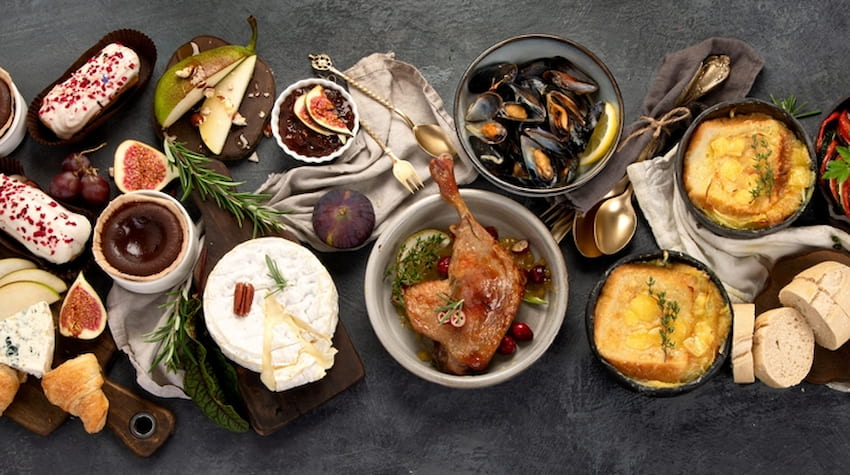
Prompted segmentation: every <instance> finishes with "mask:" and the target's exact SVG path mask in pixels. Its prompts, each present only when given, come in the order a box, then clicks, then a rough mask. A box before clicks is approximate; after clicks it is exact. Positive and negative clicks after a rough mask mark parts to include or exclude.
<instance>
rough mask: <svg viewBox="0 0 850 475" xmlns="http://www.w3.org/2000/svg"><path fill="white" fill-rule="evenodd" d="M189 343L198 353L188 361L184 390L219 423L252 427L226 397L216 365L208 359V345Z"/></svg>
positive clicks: (240, 428)
mask: <svg viewBox="0 0 850 475" xmlns="http://www.w3.org/2000/svg"><path fill="white" fill-rule="evenodd" d="M188 346H189V347H192V349H193V350H194V354H193V355H192V357H190V358H186V360H185V361H184V366H185V368H184V369H185V370H186V376H185V377H184V379H183V390H184V391H186V394H187V395H188V396H189V397H190V398H192V400H193V401H195V404H197V406H198V407H199V408H200V409H201V412H203V413H204V414H205V415H206V416H207V417H208V418H209V419H210V420H212V421H213V422H215V423H216V424H218V425H220V426H221V427H224V428H225V429H227V430H230V431H233V432H247V431H248V429H249V428H250V425H249V424H248V421H246V420H245V419H244V418H243V417H242V416H241V415H240V414H239V413H238V412H237V411H236V409H235V408H234V407H233V406H232V405H230V404H227V403H226V402H225V401H224V396H225V395H224V391H223V390H222V388H221V386H220V385H219V381H218V379H217V378H216V375H215V369H214V368H213V366H212V364H211V363H210V361H209V360H208V359H207V350H206V348H204V346H203V345H201V344H199V343H197V342H193V343H191V344H189V345H188Z"/></svg>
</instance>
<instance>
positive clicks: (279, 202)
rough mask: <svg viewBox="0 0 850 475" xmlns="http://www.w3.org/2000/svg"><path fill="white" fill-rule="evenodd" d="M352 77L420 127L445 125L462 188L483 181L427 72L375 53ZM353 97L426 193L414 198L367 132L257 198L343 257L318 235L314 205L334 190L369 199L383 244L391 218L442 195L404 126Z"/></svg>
mask: <svg viewBox="0 0 850 475" xmlns="http://www.w3.org/2000/svg"><path fill="white" fill-rule="evenodd" d="M345 74H346V75H347V76H349V77H350V78H351V79H353V80H355V81H358V82H359V83H361V84H363V85H365V86H366V87H367V88H369V89H371V90H373V91H375V92H377V93H378V95H380V96H382V97H384V98H385V99H387V100H388V101H389V102H390V103H391V104H393V105H394V106H395V107H397V108H398V109H400V110H401V111H403V112H404V113H405V114H407V115H408V116H409V117H410V118H411V119H412V120H413V122H414V123H415V124H434V123H436V124H440V126H441V127H442V128H443V129H444V130H445V131H446V134H447V135H448V136H449V137H450V138H451V140H452V143H453V145H454V148H455V150H457V151H458V157H456V159H455V160H456V163H455V177H456V179H457V182H458V184H467V183H470V182H472V181H473V180H474V179H475V177H476V176H477V173H476V171H475V169H474V168H473V166H472V162H471V161H470V160H469V158H468V157H467V156H466V155H465V154H464V152H463V150H462V149H461V147H460V143H459V142H458V139H457V134H456V133H455V126H454V120H453V119H452V117H451V115H450V114H449V113H448V112H447V111H446V110H445V108H444V105H443V100H442V99H441V98H440V96H439V95H438V94H437V92H436V91H434V89H433V88H432V87H431V85H430V84H428V81H427V80H425V78H424V77H423V76H422V74H421V73H420V72H419V70H417V69H416V68H415V67H413V66H411V65H410V64H407V63H404V62H402V61H398V60H396V59H395V55H394V54H393V53H386V54H382V53H374V54H372V55H370V56H367V57H365V58H363V59H361V60H360V61H358V62H357V64H355V65H354V66H352V67H351V68H350V69H348V70H347V71H345ZM340 81H341V80H340ZM349 92H350V93H351V96H352V97H353V98H354V102H355V103H356V104H357V108H358V110H359V112H360V119H361V120H362V121H363V122H365V123H366V124H367V125H369V126H370V127H372V128H373V129H374V130H375V132H376V133H377V134H378V136H379V137H380V138H381V139H382V140H384V142H385V143H386V144H387V145H389V147H390V149H391V150H392V151H393V152H394V153H395V154H396V155H397V156H399V157H400V158H403V159H406V160H409V161H410V162H411V163H412V164H413V165H414V167H415V168H416V171H417V172H418V173H419V177H420V178H421V179H422V180H423V181H424V182H425V184H426V188H425V189H424V190H421V191H418V192H417V193H416V194H413V195H411V194H410V193H409V192H408V191H407V190H406V189H405V188H404V187H403V186H402V185H401V183H399V182H398V181H396V179H395V178H394V177H393V174H392V161H391V160H390V159H389V158H388V157H386V156H385V155H384V153H383V151H382V150H381V148H380V147H379V146H378V144H376V143H375V142H374V141H373V140H372V139H371V138H370V137H369V136H368V135H366V133H365V132H361V133H359V134H358V135H357V137H355V138H354V139H353V140H354V143H353V144H352V146H351V148H349V149H348V150H347V151H346V153H345V154H343V156H341V157H340V158H338V159H336V160H335V161H334V162H333V163H331V164H329V165H303V166H297V167H295V168H292V169H290V170H287V171H285V172H283V173H275V174H272V175H270V176H269V177H268V179H267V180H266V182H265V183H263V184H262V186H260V188H259V189H258V190H257V192H258V193H268V194H270V195H271V199H270V200H269V205H270V206H271V207H273V208H275V209H278V210H282V211H289V214H286V215H284V216H283V217H282V218H281V220H282V221H283V223H284V224H285V225H286V227H287V228H288V229H289V230H290V231H292V232H293V233H295V234H296V236H297V237H298V239H299V240H300V241H302V242H306V243H308V244H310V246H312V247H313V248H314V249H316V250H318V251H323V252H330V251H338V250H339V249H335V248H333V247H330V246H328V245H327V244H325V243H323V242H322V241H320V240H319V239H318V238H316V235H315V233H314V232H313V225H312V221H311V218H312V212H313V206H314V205H315V204H316V202H317V201H318V200H319V198H321V197H322V195H324V194H325V193H326V192H327V191H328V190H331V189H333V188H343V187H344V188H351V189H354V190H357V191H360V192H362V193H364V194H365V195H366V196H368V197H369V199H370V200H371V201H372V205H373V206H374V208H375V230H374V231H373V232H372V235H371V236H370V239H369V240H368V241H367V242H369V241H372V240H374V239H377V237H378V236H379V235H380V234H381V233H382V232H383V231H384V230H385V229H386V227H387V224H388V223H389V222H390V221H391V219H390V218H392V217H393V216H396V215H397V214H398V213H399V212H401V211H403V210H404V209H406V208H407V207H408V206H409V205H411V204H412V203H414V202H415V201H416V200H418V199H419V198H421V197H423V196H427V195H431V194H433V193H436V192H437V186H436V184H434V182H433V180H431V176H430V174H429V172H428V162H429V160H430V157H429V156H428V155H427V154H426V153H425V152H424V151H422V150H421V149H420V148H419V145H418V144H417V143H416V140H415V139H414V136H413V132H412V131H411V130H410V129H409V128H408V127H407V126H406V125H405V123H404V121H403V120H402V119H401V118H400V117H399V116H398V115H396V114H394V113H393V112H391V111H390V110H389V109H386V108H385V107H383V106H382V105H380V104H378V103H377V102H375V101H374V100H372V99H370V98H368V97H367V96H365V95H364V94H363V93H361V92H360V91H358V90H357V89H356V88H354V87H350V88H349ZM364 245H366V244H364Z"/></svg>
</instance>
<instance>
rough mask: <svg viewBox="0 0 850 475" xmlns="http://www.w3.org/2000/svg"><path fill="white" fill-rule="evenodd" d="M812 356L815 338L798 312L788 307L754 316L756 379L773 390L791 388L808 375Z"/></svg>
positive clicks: (813, 355)
mask: <svg viewBox="0 0 850 475" xmlns="http://www.w3.org/2000/svg"><path fill="white" fill-rule="evenodd" d="M814 357H815V337H814V334H813V333H812V329H811V327H810V326H809V324H808V323H807V322H806V318H805V317H803V315H802V314H800V312H798V311H797V310H795V309H793V308H790V307H779V308H775V309H772V310H768V311H766V312H764V313H762V314H761V315H759V316H758V317H756V322H755V331H754V333H753V363H754V366H753V368H754V372H755V376H756V378H758V380H759V381H761V382H763V383H764V384H766V385H768V386H770V387H772V388H790V387H791V386H795V385H797V384H799V383H800V382H801V381H803V379H804V378H805V377H806V375H807V374H809V370H811V368H812V362H813V361H814Z"/></svg>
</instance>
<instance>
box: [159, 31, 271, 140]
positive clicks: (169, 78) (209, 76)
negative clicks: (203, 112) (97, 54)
mask: <svg viewBox="0 0 850 475" xmlns="http://www.w3.org/2000/svg"><path fill="white" fill-rule="evenodd" d="M248 24H250V25H251V41H250V42H249V43H248V45H246V46H241V45H226V46H219V47H218V48H213V49H210V50H207V51H202V52H200V53H198V54H196V55H194V56H190V57H188V58H185V59H183V60H182V61H179V62H178V63H176V64H175V65H174V66H172V67H170V68H168V70H167V71H165V73H163V75H162V77H161V78H160V79H159V82H157V84H156V90H155V91H154V99H153V105H154V116H155V117H156V121H157V122H158V123H159V125H160V126H162V128H163V129H165V128H168V127H170V126H171V125H172V124H174V122H177V119H179V118H180V117H182V116H183V114H185V113H186V112H188V111H189V109H191V108H192V106H194V105H195V104H197V103H198V102H199V101H200V100H201V99H203V98H204V89H206V88H208V87H215V86H216V85H217V84H218V83H219V81H221V80H222V79H224V78H225V77H226V76H227V75H228V74H230V72H231V71H233V70H234V69H235V68H236V67H237V66H239V64H240V63H242V62H243V61H244V60H245V58H247V57H249V56H252V55H255V54H256V46H257V20H256V19H255V18H254V17H253V16H250V17H248Z"/></svg>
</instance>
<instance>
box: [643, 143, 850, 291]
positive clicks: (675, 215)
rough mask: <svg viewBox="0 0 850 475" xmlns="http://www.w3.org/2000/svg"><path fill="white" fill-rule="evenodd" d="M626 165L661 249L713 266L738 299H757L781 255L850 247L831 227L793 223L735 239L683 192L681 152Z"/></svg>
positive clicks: (848, 240) (845, 237) (841, 233)
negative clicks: (695, 210)
mask: <svg viewBox="0 0 850 475" xmlns="http://www.w3.org/2000/svg"><path fill="white" fill-rule="evenodd" d="M677 149H678V147H673V149H672V150H670V151H669V152H668V153H667V154H666V155H664V156H663V157H658V158H655V159H654V160H646V161H644V162H640V163H634V164H632V165H630V166H629V167H628V169H627V172H628V175H629V179H630V180H631V181H632V184H633V185H634V192H635V197H636V198H637V201H638V203H639V205H640V208H641V211H643V214H644V216H645V217H646V220H647V221H648V222H649V226H650V227H651V228H652V234H653V235H654V236H655V241H656V242H657V243H658V247H660V248H661V249H670V250H675V251H681V252H684V253H686V254H689V255H690V256H692V257H694V258H696V259H698V260H700V261H702V262H704V263H705V264H706V265H708V267H709V268H711V269H712V270H714V272H715V273H716V274H717V276H718V277H719V278H720V280H721V281H722V282H723V283H724V285H725V286H726V290H727V292H728V293H729V297H730V298H731V299H732V300H733V301H736V302H752V301H753V299H754V298H755V297H756V296H757V295H758V294H759V292H760V291H761V290H762V289H763V288H764V285H765V282H766V280H767V276H768V273H769V272H770V269H771V268H772V267H773V264H774V263H775V262H776V260H777V259H779V258H781V257H783V256H787V255H791V254H796V253H799V252H804V251H807V250H814V249H824V248H830V247H832V246H833V244H835V243H834V241H833V238H836V239H838V240H839V242H840V243H841V244H842V245H843V246H844V247H850V235H848V234H847V233H845V232H844V231H841V230H839V229H836V228H834V227H832V226H827V225H818V226H801V227H790V228H786V229H784V230H780V231H777V232H775V233H772V234H768V235H766V236H763V237H760V238H755V239H730V238H725V237H721V236H718V235H716V234H714V233H712V232H711V231H709V230H707V229H705V228H703V227H701V226H699V225H698V224H697V222H696V220H695V219H694V218H693V216H691V214H690V213H689V212H688V210H687V208H686V207H685V203H684V201H683V199H682V198H681V197H680V196H679V192H678V191H677V187H676V184H675V180H674V178H673V175H674V173H673V171H674V167H675V157H676V150H677Z"/></svg>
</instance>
